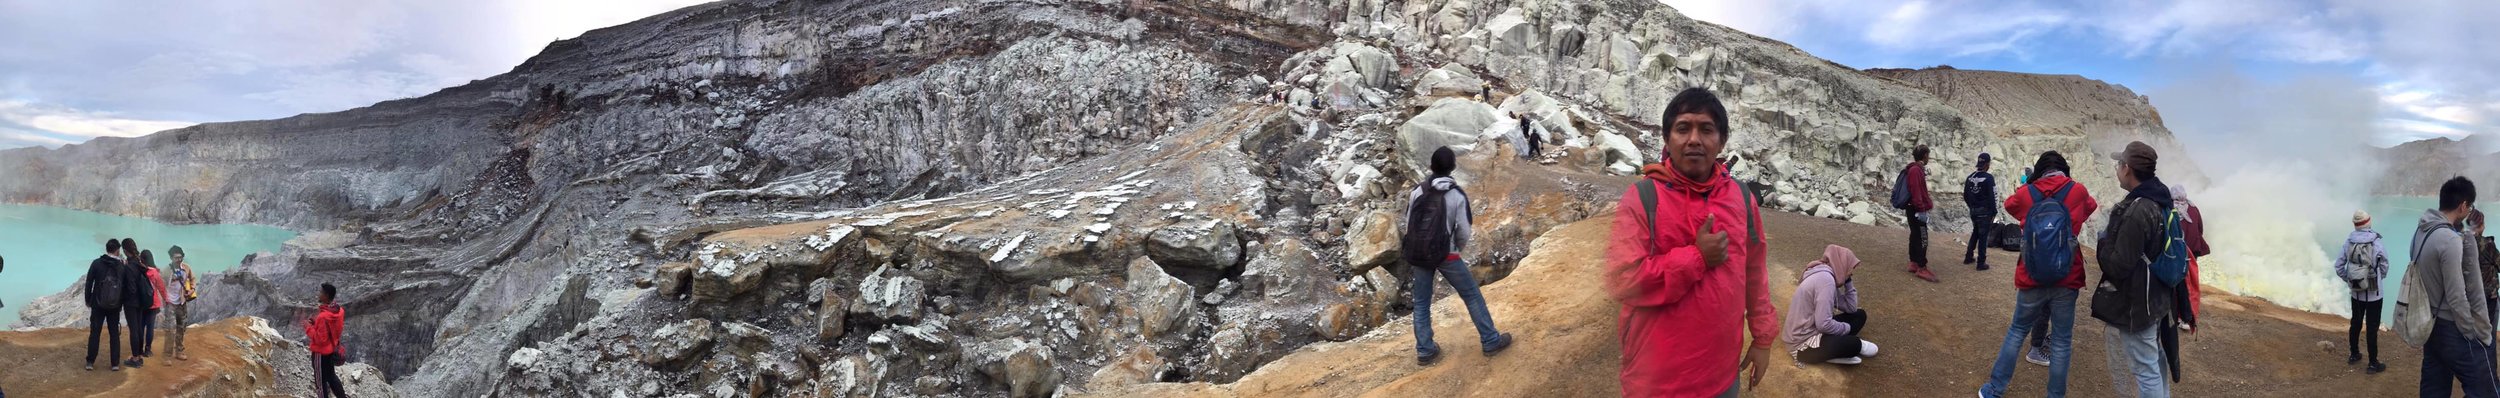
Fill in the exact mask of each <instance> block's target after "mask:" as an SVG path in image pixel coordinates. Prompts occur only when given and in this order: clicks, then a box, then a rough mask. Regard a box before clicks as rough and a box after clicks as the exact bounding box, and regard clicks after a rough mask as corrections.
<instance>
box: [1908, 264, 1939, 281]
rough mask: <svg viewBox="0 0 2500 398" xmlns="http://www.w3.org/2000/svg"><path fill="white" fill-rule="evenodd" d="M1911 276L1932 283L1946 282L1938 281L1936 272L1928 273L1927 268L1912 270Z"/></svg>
mask: <svg viewBox="0 0 2500 398" xmlns="http://www.w3.org/2000/svg"><path fill="white" fill-rule="evenodd" d="M1910 275H1913V276H1917V277H1918V278H1919V279H1925V280H1927V281H1928V282H1931V283H1941V282H1944V280H1942V279H1936V273H1935V272H1934V271H1928V270H1927V268H1926V267H1919V268H1915V269H1912V270H1910Z"/></svg>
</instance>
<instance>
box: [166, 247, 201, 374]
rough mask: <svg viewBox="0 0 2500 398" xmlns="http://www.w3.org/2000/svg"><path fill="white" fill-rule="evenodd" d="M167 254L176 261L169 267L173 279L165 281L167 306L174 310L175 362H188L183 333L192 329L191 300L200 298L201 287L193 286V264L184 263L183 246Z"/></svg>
mask: <svg viewBox="0 0 2500 398" xmlns="http://www.w3.org/2000/svg"><path fill="white" fill-rule="evenodd" d="M166 253H167V254H170V255H172V256H173V260H174V263H173V265H172V266H169V267H167V268H171V270H170V273H171V275H172V277H171V278H169V279H167V280H166V281H165V287H166V288H167V289H168V291H167V292H166V294H165V305H167V306H170V307H172V308H173V311H171V314H170V316H172V317H173V318H174V325H173V329H174V337H173V341H172V342H171V343H172V344H173V346H174V360H176V361H188V360H191V357H190V356H186V355H183V354H182V348H183V347H182V338H183V332H184V331H185V330H186V329H190V327H189V326H188V325H190V323H189V318H190V316H191V311H190V310H188V308H189V307H190V305H191V300H197V299H199V298H200V291H199V286H197V285H193V284H192V276H191V262H189V261H183V256H182V246H174V247H173V248H172V249H169V250H166Z"/></svg>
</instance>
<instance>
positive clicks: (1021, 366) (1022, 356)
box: [964, 337, 1060, 398]
mask: <svg viewBox="0 0 2500 398" xmlns="http://www.w3.org/2000/svg"><path fill="white" fill-rule="evenodd" d="M964 352H965V354H966V355H969V356H970V357H971V359H972V361H973V365H974V368H975V369H978V370H980V371H981V375H983V376H988V377H989V378H990V379H991V380H993V381H998V382H1003V383H1005V384H1006V385H1007V396H1009V397H1015V398H1034V397H1048V396H1051V393H1052V392H1055V391H1058V389H1059V377H1060V374H1059V369H1057V368H1053V367H1051V366H1050V347H1044V346H1042V345H1040V344H1034V343H1032V342H1028V341H1025V340H1024V339H1023V338H1016V337H1009V338H1006V339H1002V340H997V341H991V342H986V343H980V344H974V345H973V346H971V347H966V349H965V350H964Z"/></svg>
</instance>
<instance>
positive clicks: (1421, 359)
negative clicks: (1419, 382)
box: [1415, 354, 1441, 366]
mask: <svg viewBox="0 0 2500 398" xmlns="http://www.w3.org/2000/svg"><path fill="white" fill-rule="evenodd" d="M1440 362H1441V354H1432V355H1417V356H1415V366H1432V364H1435V363H1440Z"/></svg>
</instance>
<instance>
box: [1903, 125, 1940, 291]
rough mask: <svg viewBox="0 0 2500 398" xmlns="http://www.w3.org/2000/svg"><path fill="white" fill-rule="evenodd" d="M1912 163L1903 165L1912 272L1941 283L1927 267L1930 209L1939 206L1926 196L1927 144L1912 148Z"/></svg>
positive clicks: (1919, 276)
mask: <svg viewBox="0 0 2500 398" xmlns="http://www.w3.org/2000/svg"><path fill="white" fill-rule="evenodd" d="M1910 158H1911V159H1910V165H1908V166H1902V169H1901V178H1902V179H1903V180H1905V181H1907V182H1906V183H1904V184H1903V185H1907V186H1909V188H1910V207H1909V208H1907V209H1902V210H1906V211H1909V212H1910V213H1909V215H1907V216H1904V218H1906V219H1907V220H1908V221H1909V224H1910V274H1912V275H1917V276H1918V278H1919V279H1925V280H1927V281H1928V282H1938V280H1936V272H1935V271H1929V270H1927V221H1928V220H1927V212H1928V211H1930V210H1935V209H1936V201H1935V200H1934V199H1932V198H1928V197H1927V146H1926V145H1920V146H1918V147H1917V148H1914V149H1911V150H1910Z"/></svg>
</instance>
